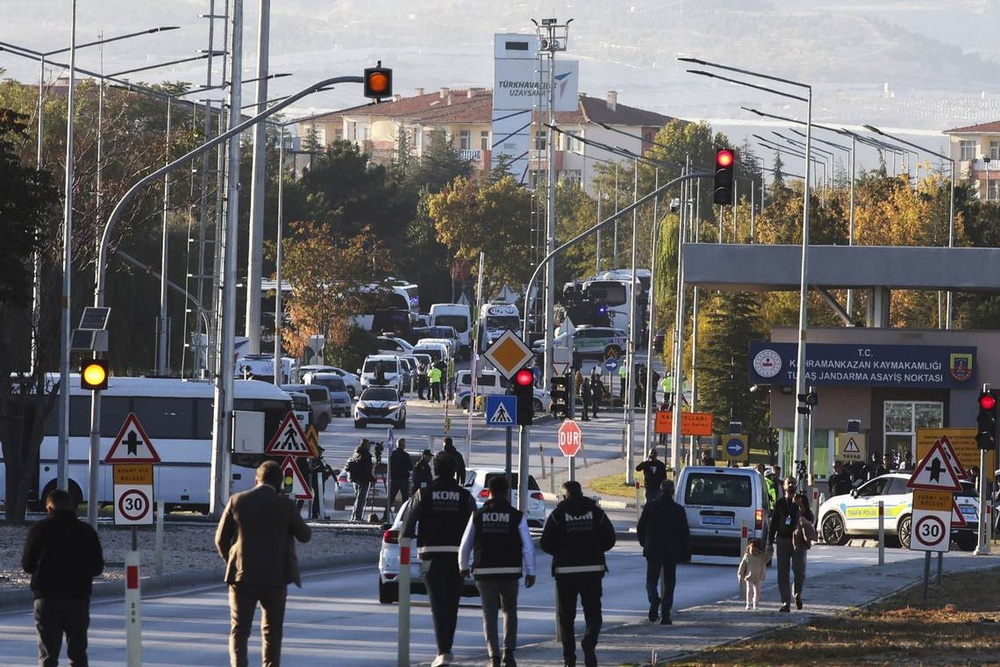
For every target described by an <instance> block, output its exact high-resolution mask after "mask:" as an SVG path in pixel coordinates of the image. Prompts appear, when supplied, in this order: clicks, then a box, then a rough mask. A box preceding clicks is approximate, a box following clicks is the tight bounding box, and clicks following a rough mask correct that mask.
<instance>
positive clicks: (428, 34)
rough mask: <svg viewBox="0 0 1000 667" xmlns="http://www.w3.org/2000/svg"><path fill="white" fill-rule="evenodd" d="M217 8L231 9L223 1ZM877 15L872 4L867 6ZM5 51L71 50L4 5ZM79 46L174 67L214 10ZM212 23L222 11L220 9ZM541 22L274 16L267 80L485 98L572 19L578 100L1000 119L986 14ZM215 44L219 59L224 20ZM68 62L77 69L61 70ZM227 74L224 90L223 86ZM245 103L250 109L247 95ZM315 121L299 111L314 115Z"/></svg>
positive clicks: (347, 11)
mask: <svg viewBox="0 0 1000 667" xmlns="http://www.w3.org/2000/svg"><path fill="white" fill-rule="evenodd" d="M216 4H217V5H221V0H220V2H217V3H216ZM869 5H870V6H869ZM257 7H258V3H257V2H246V5H245V13H246V16H247V29H246V35H245V38H244V42H245V46H246V52H247V57H246V59H245V62H244V66H245V69H244V76H245V77H246V78H251V77H253V76H254V72H255V66H254V62H255V59H254V52H255V43H256V31H257V19H256V12H257ZM0 11H3V13H4V16H5V17H6V20H5V22H4V25H3V26H0V40H2V41H6V42H11V43H16V44H18V45H22V46H29V47H31V48H34V49H36V50H39V51H48V50H55V49H59V48H63V47H64V46H65V45H66V44H67V43H68V39H69V37H68V34H69V16H68V12H67V9H66V3H65V2H62V1H61V0H33V2H31V3H23V2H20V1H19V0H0ZM78 11H79V18H78V34H79V35H80V41H88V40H92V39H95V38H97V36H98V35H100V34H102V31H103V34H104V35H105V36H109V35H114V34H122V33H125V32H130V31H133V30H140V29H143V28H148V27H151V26H154V25H166V24H176V25H181V26H183V29H182V30H180V31H177V32H174V33H170V36H169V37H167V36H150V37H142V38H137V39H132V40H127V41H123V42H119V43H116V44H113V45H108V46H106V47H105V48H104V53H103V56H102V54H100V53H99V50H98V49H94V48H90V49H87V50H86V51H83V50H81V51H80V53H79V56H78V63H79V64H80V66H81V67H86V68H89V69H92V70H99V69H101V66H102V57H103V71H105V72H115V71H121V70H125V69H131V68H134V67H139V66H142V65H144V64H154V63H158V62H167V61H170V60H175V59H177V58H181V57H185V56H189V55H192V54H194V53H196V52H197V51H198V50H200V49H205V48H207V47H208V44H209V41H208V21H207V20H206V19H201V18H198V15H199V14H208V13H209V11H210V0H172V2H169V3H148V2H144V3H134V2H128V1H126V0H103V1H102V2H100V3H87V4H86V5H84V4H82V3H81V5H80V8H79V10H78ZM215 11H216V13H221V9H220V8H219V7H218V6H217V7H216V8H215ZM546 11H550V13H546V14H540V13H539V9H538V5H537V4H536V3H529V2H504V3H484V2H482V1H481V0H409V1H404V0H383V1H382V2H380V3H378V11H372V3H371V2H363V1H361V0H323V1H322V2H321V1H319V0H281V1H280V2H277V1H274V2H272V18H271V29H272V42H271V59H272V71H276V72H277V71H280V72H293V73H295V74H296V76H294V77H289V78H287V79H279V80H275V81H273V82H271V84H270V86H271V94H272V96H278V95H283V94H287V93H289V92H291V91H294V90H296V89H298V88H301V87H302V86H304V85H306V84H308V83H311V82H313V81H316V80H319V79H322V78H325V77H328V76H336V75H339V74H350V73H354V72H357V71H360V68H362V67H364V66H366V65H369V64H372V63H373V62H374V61H375V60H377V59H381V60H382V61H383V62H384V63H385V64H387V65H390V66H392V67H393V68H394V69H395V71H396V90H397V92H400V93H402V94H409V93H411V92H412V91H413V89H414V88H417V87H422V88H425V89H428V90H431V89H434V88H437V87H440V86H450V87H466V86H490V85H491V83H492V71H493V67H492V65H493V63H492V35H493V34H494V33H496V32H532V31H533V30H534V26H533V24H532V22H531V19H532V18H535V19H542V18H546V17H549V16H552V17H554V18H557V19H559V20H560V21H561V22H562V21H565V20H567V19H570V18H572V19H573V22H572V24H571V26H570V44H569V50H568V51H567V52H566V53H565V54H560V56H558V57H566V58H577V59H579V60H580V61H581V70H580V71H581V83H580V90H581V92H586V93H588V94H590V95H594V96H603V95H604V94H605V93H606V91H608V90H617V91H618V92H619V101H621V102H623V103H625V104H632V105H635V106H642V107H645V108H649V109H651V110H654V111H658V112H660V113H664V114H667V115H671V116H681V117H685V118H717V119H740V118H745V117H746V116H747V114H746V113H745V112H741V111H739V107H740V106H741V105H747V106H754V107H758V108H764V109H767V110H771V111H776V112H779V111H783V112H784V113H785V114H792V115H797V116H802V115H804V114H803V111H802V110H800V109H798V108H797V107H798V106H799V105H797V104H795V103H792V104H791V105H789V104H788V103H787V102H788V101H787V100H782V99H781V98H777V97H772V96H768V95H767V94H764V93H758V92H755V91H752V90H749V89H737V88H736V87H734V86H731V85H728V84H720V83H713V82H711V81H709V80H707V79H704V78H701V77H696V76H692V75H690V74H687V73H685V71H684V70H685V67H684V66H683V63H679V62H677V60H676V57H677V55H679V54H686V55H693V56H697V57H700V58H704V59H706V60H714V61H718V62H725V63H729V64H733V65H736V66H739V67H743V68H746V69H751V70H758V71H765V72H768V73H772V74H775V75H778V76H782V77H785V78H789V79H794V80H798V81H803V82H806V83H810V84H812V85H813V87H814V100H815V105H814V118H815V119H816V120H817V121H820V122H822V121H827V122H838V123H843V124H858V123H866V122H867V123H873V124H879V125H884V126H886V127H899V128H914V129H924V130H941V129H946V128H949V127H954V126H958V125H966V124H969V123H974V122H982V121H985V120H992V119H997V118H1000V90H998V89H997V87H996V84H995V83H994V81H995V72H996V69H997V64H998V62H997V58H998V47H997V45H996V44H995V39H992V35H989V33H990V32H993V31H994V29H995V26H997V25H1000V8H998V7H997V5H996V3H990V2H988V1H987V0H957V1H954V2H950V1H940V0H909V1H907V2H880V3H869V4H864V3H859V2H857V1H856V0H855V1H853V2H851V1H849V0H840V1H837V0H834V1H829V2H815V1H811V0H770V1H765V0H702V1H700V2H693V1H692V0H657V1H655V2H638V1H637V2H633V3H631V5H629V4H625V3H608V2H606V0H577V1H576V2H574V3H572V5H570V6H564V7H556V8H555V11H554V12H551V10H546ZM216 28H217V31H218V32H217V34H216V42H215V44H214V46H215V47H216V48H219V47H220V46H221V29H222V25H221V22H216ZM61 57H63V58H64V59H68V56H66V55H63V56H61ZM0 66H3V67H5V68H7V69H8V73H9V75H10V76H12V77H14V78H18V79H21V80H24V81H29V82H33V81H35V80H37V76H38V70H37V65H34V64H32V63H30V62H28V61H23V60H20V59H17V58H13V57H11V56H9V55H8V54H6V53H4V54H0ZM134 76H135V78H137V79H141V80H146V81H158V80H163V79H167V80H185V81H191V82H194V83H201V82H203V81H204V79H205V67H204V65H202V64H196V65H188V66H178V67H173V68H169V69H165V70H157V71H155V72H149V73H146V74H140V75H134ZM219 78H220V77H219V75H218V73H217V74H216V75H215V82H218V81H219ZM244 95H245V96H247V97H249V96H250V95H252V86H248V87H247V88H246V89H245V92H244ZM360 101H361V99H360V94H359V92H358V91H356V90H353V89H352V87H341V89H338V90H336V91H333V92H331V93H324V94H323V95H321V96H320V95H317V96H314V97H313V98H310V100H309V104H311V105H315V107H311V108H315V109H325V108H337V107H341V106H351V105H355V104H358V103H359V102H360ZM309 110H310V109H303V111H304V112H308V111H309Z"/></svg>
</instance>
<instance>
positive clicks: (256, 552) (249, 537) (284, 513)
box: [215, 484, 312, 586]
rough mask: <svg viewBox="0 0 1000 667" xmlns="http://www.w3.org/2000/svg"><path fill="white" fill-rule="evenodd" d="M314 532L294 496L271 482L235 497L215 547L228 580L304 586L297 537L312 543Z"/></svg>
mask: <svg viewBox="0 0 1000 667" xmlns="http://www.w3.org/2000/svg"><path fill="white" fill-rule="evenodd" d="M310 537H312V530H311V529H310V528H309V526H307V525H306V523H305V521H303V520H302V517H301V516H300V515H299V510H298V508H297V507H296V506H295V503H293V502H292V501H291V500H290V499H289V498H288V497H286V496H283V495H281V494H279V493H278V492H277V490H275V489H274V487H271V486H268V485H267V484H258V485H257V486H255V487H254V488H252V489H250V490H249V491H243V492H242V493H237V494H236V495H234V496H232V497H231V498H230V499H229V503H228V504H227V505H226V510H225V512H224V513H223V515H222V519H221V520H220V521H219V526H218V528H217V529H216V531H215V547H216V549H218V551H219V555H220V556H222V558H223V560H225V561H226V577H225V581H226V583H229V584H232V583H236V582H238V581H241V582H246V583H251V584H257V585H259V586H284V585H285V584H288V583H294V584H296V585H297V586H301V585H302V581H301V579H300V577H299V564H298V559H297V558H296V556H295V540H298V541H300V542H308V541H309V538H310Z"/></svg>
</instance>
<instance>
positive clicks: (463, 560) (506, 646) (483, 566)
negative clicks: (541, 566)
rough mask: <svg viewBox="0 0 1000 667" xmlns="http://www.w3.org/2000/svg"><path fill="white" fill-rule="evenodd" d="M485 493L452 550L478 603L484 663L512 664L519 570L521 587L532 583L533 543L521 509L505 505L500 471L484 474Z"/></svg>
mask: <svg viewBox="0 0 1000 667" xmlns="http://www.w3.org/2000/svg"><path fill="white" fill-rule="evenodd" d="M488 488H489V490H490V497H489V500H487V501H486V502H485V503H483V506H482V508H481V509H478V510H476V512H475V513H474V514H473V515H472V518H471V519H469V523H468V525H467V526H466V527H465V534H464V535H462V544H461V547H460V549H459V552H458V567H459V569H460V570H461V571H462V576H463V577H465V576H467V575H468V574H469V569H470V568H469V557H470V555H471V556H472V568H471V569H472V574H473V575H474V576H475V578H476V588H478V589H479V596H480V598H481V599H482V603H483V634H484V635H485V636H486V651H487V653H489V656H490V660H489V664H490V667H516V666H517V662H516V661H515V660H514V649H515V648H517V590H518V586H519V583H518V579H520V578H521V575H522V573H523V574H524V586H525V588H531V587H532V586H534V585H535V547H534V545H533V544H532V543H531V533H530V532H529V531H528V521H527V519H525V517H524V513H523V512H521V511H519V510H516V509H514V508H513V507H511V504H510V485H509V484H508V483H507V478H506V477H505V476H504V475H494V476H493V477H490V480H489V483H488ZM501 609H502V610H503V655H502V656H501V653H500V646H499V643H500V642H499V637H498V636H497V615H498V612H499V611H500V610H501Z"/></svg>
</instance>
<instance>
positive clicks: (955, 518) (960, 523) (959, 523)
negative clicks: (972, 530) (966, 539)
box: [951, 497, 969, 528]
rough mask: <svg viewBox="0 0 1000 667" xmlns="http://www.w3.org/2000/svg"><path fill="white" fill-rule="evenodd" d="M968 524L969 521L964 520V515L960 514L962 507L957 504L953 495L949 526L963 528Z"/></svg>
mask: <svg viewBox="0 0 1000 667" xmlns="http://www.w3.org/2000/svg"><path fill="white" fill-rule="evenodd" d="M967 525H969V522H968V521H966V520H965V515H964V514H962V508H961V507H959V506H958V501H957V500H955V498H954V497H952V499H951V527H952V528H965V527H966V526H967Z"/></svg>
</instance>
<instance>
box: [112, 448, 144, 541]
mask: <svg viewBox="0 0 1000 667" xmlns="http://www.w3.org/2000/svg"><path fill="white" fill-rule="evenodd" d="M113 468H114V470H113V472H112V476H113V477H114V487H115V525H116V526H120V525H130V526H141V525H147V526H149V525H152V524H153V466H152V465H149V464H142V463H134V464H117V465H115V466H113Z"/></svg>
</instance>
